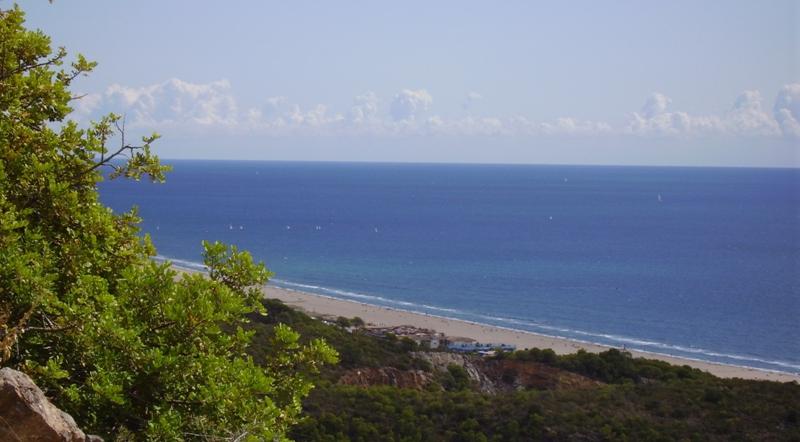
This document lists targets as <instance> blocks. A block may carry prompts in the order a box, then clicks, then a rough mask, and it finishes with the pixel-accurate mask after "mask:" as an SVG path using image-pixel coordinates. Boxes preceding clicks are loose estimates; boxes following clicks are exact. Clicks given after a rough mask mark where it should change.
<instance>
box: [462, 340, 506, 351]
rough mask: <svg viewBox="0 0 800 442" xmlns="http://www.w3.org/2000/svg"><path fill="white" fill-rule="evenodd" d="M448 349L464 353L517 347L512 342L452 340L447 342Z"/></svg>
mask: <svg viewBox="0 0 800 442" xmlns="http://www.w3.org/2000/svg"><path fill="white" fill-rule="evenodd" d="M447 349H448V350H450V351H458V352H464V353H486V352H494V351H514V350H516V349H517V347H516V346H515V345H511V344H497V343H481V342H474V341H473V342H469V341H466V340H457V341H455V340H454V341H450V342H448V343H447Z"/></svg>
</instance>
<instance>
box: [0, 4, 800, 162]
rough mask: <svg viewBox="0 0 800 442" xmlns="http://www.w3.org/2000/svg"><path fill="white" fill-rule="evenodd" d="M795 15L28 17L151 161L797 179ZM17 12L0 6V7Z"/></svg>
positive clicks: (454, 9) (791, 8)
mask: <svg viewBox="0 0 800 442" xmlns="http://www.w3.org/2000/svg"><path fill="white" fill-rule="evenodd" d="M799 5H800V3H799V2H797V1H781V0H771V1H763V2H758V1H748V2H740V1H733V0H727V1H713V0H709V1H702V2H697V1H670V2H656V1H608V2H597V1H559V2H556V1H551V2H535V1H504V2H477V1H475V2H472V1H439V2H430V1H405V2H367V1H341V2H307V1H302V0H299V1H292V2H266V1H229V2H210V1H177V0H176V1H149V0H139V1H127V2H123V1H114V2H109V1H101V0H82V1H79V2H70V1H66V0H55V2H54V3H52V4H50V3H48V2H46V1H43V0H30V1H23V2H21V3H20V6H21V7H22V9H23V10H25V11H26V13H27V25H28V26H29V27H30V28H35V29H41V30H42V31H44V32H45V33H46V34H48V35H50V36H51V37H52V39H53V45H54V46H66V48H67V50H68V51H69V52H70V53H71V54H76V53H82V54H84V55H85V56H87V58H89V59H91V60H94V61H97V62H98V63H99V65H98V67H97V69H96V70H95V71H94V72H93V73H91V75H90V76H88V77H86V78H82V79H80V80H79V81H77V82H76V83H75V84H74V87H73V89H74V91H75V92H78V93H80V94H85V96H84V97H83V98H82V99H80V100H76V101H75V103H74V106H73V107H74V112H73V114H72V115H71V118H73V119H75V120H77V121H79V122H81V123H82V124H88V122H89V121H92V120H96V119H98V118H99V117H100V116H101V115H103V114H104V113H107V112H112V111H113V112H115V113H119V114H124V115H125V116H126V124H127V128H128V130H129V131H130V132H132V134H134V135H138V134H145V133H150V132H152V131H157V132H159V133H161V134H162V135H163V138H162V139H161V140H159V141H158V143H157V145H156V152H157V153H158V154H159V155H160V156H161V157H163V158H205V159H260V160H316V161H409V162H487V163H545V164H621V165H626V164H643V165H688V166H707V165H708V166H768V167H800V6H799ZM10 6H11V3H10V2H8V1H5V0H0V8H7V7H10Z"/></svg>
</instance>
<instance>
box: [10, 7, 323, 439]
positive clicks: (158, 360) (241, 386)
mask: <svg viewBox="0 0 800 442" xmlns="http://www.w3.org/2000/svg"><path fill="white" fill-rule="evenodd" d="M66 57H67V53H66V51H65V50H64V48H59V49H58V50H56V51H55V52H53V51H52V50H51V47H50V39H49V38H48V37H47V36H46V35H44V34H43V33H42V32H40V31H31V30H27V29H26V28H25V27H24V14H23V12H22V11H21V10H20V9H19V8H18V7H16V6H15V7H14V8H13V9H10V10H0V365H2V366H14V367H16V368H19V369H21V370H23V371H25V372H27V373H28V374H29V375H31V376H32V377H33V378H34V379H35V380H36V381H37V383H38V384H39V386H40V387H42V388H43V389H44V390H45V392H46V393H47V394H48V396H50V398H51V399H52V400H53V401H54V402H55V403H56V404H57V405H58V406H60V407H62V408H63V409H65V410H66V411H67V412H69V413H70V414H72V415H73V416H74V417H75V418H76V420H77V421H78V423H79V424H80V425H81V426H82V427H84V428H85V429H87V430H88V431H89V432H93V433H100V434H103V435H106V436H110V437H114V438H122V439H167V440H176V439H219V438H223V439H225V438H231V439H233V438H239V437H241V436H243V435H246V436H248V437H252V438H254V439H256V438H257V439H284V438H285V433H286V431H287V429H288V427H289V426H290V425H292V424H293V423H295V422H296V420H297V417H298V414H299V412H300V401H301V399H302V398H303V397H304V396H305V395H306V394H307V393H308V392H309V390H310V389H311V388H312V384H311V382H310V375H311V374H312V373H313V372H314V371H316V370H317V369H318V368H319V367H320V365H321V364H323V363H332V362H335V359H336V354H335V352H334V351H333V350H332V349H331V348H330V347H328V346H327V345H326V344H325V343H324V342H323V341H320V340H315V341H312V342H311V343H310V344H308V345H304V346H301V345H300V344H299V343H298V335H297V333H295V332H293V331H292V330H291V329H289V328H288V327H285V326H278V327H276V328H275V333H274V336H272V338H271V341H270V353H269V355H268V358H266V359H267V362H266V364H265V366H263V367H262V366H257V365H256V364H255V363H254V362H253V360H252V358H251V357H250V356H248V355H247V353H246V349H247V347H248V344H249V341H250V338H251V335H252V333H251V332H247V331H245V330H244V328H243V324H244V323H245V321H246V319H245V315H246V314H248V313H252V312H254V311H261V312H262V313H263V307H262V304H261V296H262V295H261V291H260V290H259V289H258V286H259V285H261V284H263V283H265V282H266V281H267V280H268V278H269V276H270V273H269V272H268V271H267V269H266V268H265V267H264V265H263V264H262V263H258V264H256V263H254V262H253V260H252V258H251V256H250V255H249V254H248V253H247V252H243V251H239V250H238V249H237V248H236V247H230V246H226V245H224V244H220V243H207V242H204V243H203V247H204V258H205V263H206V265H207V266H208V268H209V274H208V275H207V276H204V275H199V274H178V273H177V272H176V271H174V270H173V269H172V268H171V266H170V264H169V263H163V264H157V263H155V262H153V260H152V259H151V257H152V256H154V255H155V248H154V246H153V244H152V243H151V241H150V239H149V237H148V236H147V235H140V232H139V227H138V224H139V222H140V220H139V218H138V216H137V214H136V211H135V210H131V211H130V212H127V213H122V214H115V213H113V212H112V211H111V209H109V208H107V207H105V206H104V205H102V204H101V203H100V201H99V199H98V191H97V184H98V183H99V182H100V181H101V180H102V179H104V172H105V171H107V172H108V174H107V175H108V177H110V178H112V179H113V178H117V177H124V178H129V179H135V180H139V179H141V178H142V177H145V176H147V177H149V178H150V179H151V180H153V181H162V180H163V179H164V177H165V173H166V172H167V171H168V167H166V166H163V165H161V164H160V162H159V160H158V157H157V156H155V155H154V154H153V153H152V152H151V143H153V142H154V141H155V140H156V139H157V138H158V135H157V134H154V135H152V136H150V137H145V138H143V139H142V143H141V144H136V145H135V144H130V143H128V141H127V140H126V139H125V127H124V119H123V118H121V117H119V116H117V115H113V114H111V115H108V116H106V117H104V118H102V119H101V120H100V121H99V122H97V123H93V124H92V125H91V126H90V127H89V128H87V129H82V128H80V127H79V126H78V125H77V124H76V123H74V122H72V121H69V120H68V119H67V117H68V114H69V113H70V112H71V108H70V103H71V102H72V101H73V100H75V99H77V97H73V96H72V95H71V94H70V91H69V88H70V85H71V83H72V81H73V80H74V79H76V78H77V77H79V76H80V75H84V74H86V73H88V72H90V71H91V70H92V68H93V67H94V66H95V64H94V63H92V62H89V61H87V60H86V59H85V58H84V57H83V56H80V55H78V56H77V57H76V60H75V61H74V62H72V63H70V64H69V65H68V67H67V68H62V66H63V65H64V62H65V60H66ZM112 141H114V142H116V141H119V145H118V146H117V147H115V148H113V149H112V148H110V147H109V146H110V143H111V142H112ZM123 159H124V161H122V160H123Z"/></svg>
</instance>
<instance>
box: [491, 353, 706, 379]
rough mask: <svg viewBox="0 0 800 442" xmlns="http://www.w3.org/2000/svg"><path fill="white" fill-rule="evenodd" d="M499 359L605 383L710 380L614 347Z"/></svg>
mask: <svg viewBox="0 0 800 442" xmlns="http://www.w3.org/2000/svg"><path fill="white" fill-rule="evenodd" d="M500 357H507V358H511V359H516V360H520V361H534V362H541V363H543V364H547V365H551V366H553V367H558V368H561V369H564V370H567V371H571V372H574V373H578V374H582V375H584V376H587V377H590V378H592V379H596V380H598V381H602V382H608V383H623V382H634V383H638V382H642V381H644V380H661V381H668V380H672V379H702V378H712V377H713V376H711V375H710V374H708V373H705V372H703V371H701V370H698V369H695V368H691V367H689V366H688V365H683V366H678V365H672V364H669V363H667V362H663V361H658V360H655V359H644V358H634V357H632V356H631V354H630V353H628V352H624V351H619V350H617V349H613V348H612V349H609V350H606V351H604V352H601V353H590V352H587V351H585V350H578V352H576V353H573V354H568V355H563V356H558V355H556V353H555V352H554V351H553V350H550V349H544V350H542V349H538V348H532V349H529V350H519V351H516V352H514V353H511V354H510V355H500Z"/></svg>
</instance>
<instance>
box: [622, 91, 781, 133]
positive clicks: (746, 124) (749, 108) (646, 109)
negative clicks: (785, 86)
mask: <svg viewBox="0 0 800 442" xmlns="http://www.w3.org/2000/svg"><path fill="white" fill-rule="evenodd" d="M762 101H763V100H762V98H761V93H760V92H758V91H744V92H742V93H741V94H740V95H739V97H737V98H736V100H735V101H734V103H733V106H732V107H731V109H730V110H728V111H727V112H726V113H724V114H722V115H691V114H689V113H687V112H680V111H676V112H672V111H669V110H668V109H667V108H668V106H669V105H670V104H671V103H672V100H671V99H670V98H669V97H667V96H666V95H664V94H661V93H658V92H656V93H653V94H652V95H650V97H648V98H647V100H646V101H645V104H644V106H642V109H641V113H633V114H632V115H631V118H630V119H629V121H628V125H627V126H626V128H625V130H624V132H626V133H629V134H638V135H662V136H663V135H678V136H689V135H741V136H774V135H777V134H778V133H779V131H778V124H777V122H776V121H775V119H774V118H772V117H771V116H770V115H769V114H768V113H767V112H765V111H764V109H763V106H762Z"/></svg>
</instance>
